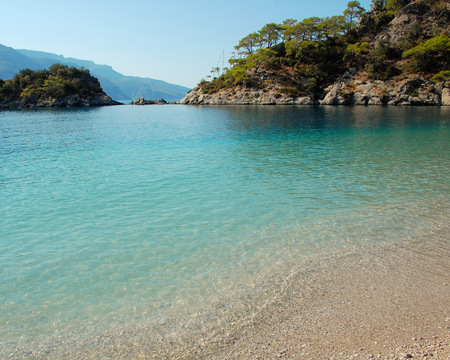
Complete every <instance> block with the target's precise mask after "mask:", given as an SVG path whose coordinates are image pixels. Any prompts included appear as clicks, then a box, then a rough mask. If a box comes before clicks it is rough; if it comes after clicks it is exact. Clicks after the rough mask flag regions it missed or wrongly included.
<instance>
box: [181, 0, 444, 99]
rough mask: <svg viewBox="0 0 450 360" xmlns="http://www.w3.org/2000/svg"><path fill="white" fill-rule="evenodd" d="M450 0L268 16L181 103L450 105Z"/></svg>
mask: <svg viewBox="0 0 450 360" xmlns="http://www.w3.org/2000/svg"><path fill="white" fill-rule="evenodd" d="M449 29H450V4H449V2H448V1H442V0H373V1H372V8H371V10H370V11H366V10H365V9H363V8H362V7H361V5H360V3H359V2H358V1H350V2H349V3H348V6H347V9H345V11H344V13H343V14H342V15H336V16H332V17H326V18H319V17H310V18H307V19H303V20H301V21H299V20H295V19H287V20H285V21H284V22H283V23H281V24H276V23H270V24H267V25H265V26H263V27H262V28H261V29H260V30H258V31H256V32H253V33H251V34H249V35H247V36H245V37H244V38H242V39H241V40H240V41H239V43H238V44H237V45H236V46H235V49H236V53H235V54H234V56H233V57H232V58H231V59H230V60H229V63H230V68H219V67H216V68H213V69H212V71H211V73H212V76H210V77H212V79H211V80H209V81H208V80H205V79H204V80H202V81H201V82H200V83H199V84H198V86H197V87H196V88H195V89H193V90H192V91H190V92H189V93H188V94H187V96H186V97H184V98H183V99H182V100H181V101H180V103H182V104H192V105H200V104H203V105H228V104H239V105H247V104H262V105H275V104H277V105H278V104H280V105H450V38H449Z"/></svg>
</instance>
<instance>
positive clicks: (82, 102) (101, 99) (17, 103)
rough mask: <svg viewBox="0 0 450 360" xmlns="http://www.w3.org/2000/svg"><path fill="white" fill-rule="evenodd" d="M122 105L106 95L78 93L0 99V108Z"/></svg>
mask: <svg viewBox="0 0 450 360" xmlns="http://www.w3.org/2000/svg"><path fill="white" fill-rule="evenodd" d="M111 105H122V103H120V102H118V101H115V100H113V99H111V98H110V97H109V96H107V95H96V96H92V97H83V96H80V95H70V96H66V97H63V98H49V99H37V98H31V99H27V100H6V101H0V109H21V108H54V107H95V106H111Z"/></svg>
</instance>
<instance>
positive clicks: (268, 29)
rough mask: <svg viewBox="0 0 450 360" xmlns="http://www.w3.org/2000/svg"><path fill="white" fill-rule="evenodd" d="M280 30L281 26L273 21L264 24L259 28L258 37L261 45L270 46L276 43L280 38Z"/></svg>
mask: <svg viewBox="0 0 450 360" xmlns="http://www.w3.org/2000/svg"><path fill="white" fill-rule="evenodd" d="M282 30H283V28H282V26H281V25H278V24H275V23H270V24H267V25H264V26H263V27H262V29H261V30H259V39H260V41H261V46H262V47H264V46H265V47H266V48H270V47H272V46H274V45H276V44H277V43H278V41H279V40H280V39H281V31H282Z"/></svg>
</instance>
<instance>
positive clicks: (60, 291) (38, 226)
mask: <svg viewBox="0 0 450 360" xmlns="http://www.w3.org/2000/svg"><path fill="white" fill-rule="evenodd" d="M449 125H450V109H447V108H445V107H443V108H409V107H407V108H391V107H291V106H286V107H282V106H277V107H270V106H243V107H239V106H228V107H188V106H172V105H167V106H146V107H133V106H118V107H109V108H94V109H62V110H60V109H51V110H25V111H2V112H0V345H2V346H4V345H6V344H9V345H8V346H14V344H17V343H23V344H26V343H28V342H32V341H39V340H38V339H40V337H43V338H46V337H48V336H50V335H54V334H57V333H64V334H70V335H73V336H77V335H78V334H82V333H85V332H86V331H87V329H92V328H95V330H96V331H102V330H104V329H108V328H110V327H113V326H115V327H117V326H120V325H121V324H125V323H126V324H128V325H130V322H133V321H134V322H136V323H142V322H147V321H154V320H158V319H159V320H160V319H164V318H167V317H168V316H185V315H189V314H190V313H193V312H195V311H197V310H198V309H199V308H202V307H208V305H209V304H212V303H216V302H221V301H225V300H224V299H227V300H226V301H232V299H233V294H240V293H242V292H246V291H250V290H251V289H253V288H254V287H255V286H256V284H260V283H261V282H263V281H264V279H265V278H267V277H269V276H270V275H271V274H274V273H276V272H278V271H283V269H286V271H289V267H291V266H295V264H297V263H299V262H300V261H301V260H304V259H307V258H308V257H312V256H320V255H321V254H325V253H332V252H334V251H339V250H351V249H353V248H355V247H359V246H374V245H377V244H381V243H383V242H395V241H405V240H408V239H414V238H416V237H418V236H419V235H421V234H424V233H427V232H429V231H432V230H433V229H434V228H435V227H439V226H440V224H441V223H442V222H444V221H446V220H447V219H448V215H449V208H448V203H449V200H450V183H449V180H448V179H449V178H450V166H449V165H450V142H449V140H450V126H449ZM24 346H25V345H24Z"/></svg>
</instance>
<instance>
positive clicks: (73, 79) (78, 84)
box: [0, 64, 119, 108]
mask: <svg viewBox="0 0 450 360" xmlns="http://www.w3.org/2000/svg"><path fill="white" fill-rule="evenodd" d="M118 104H119V103H118V102H116V101H114V100H112V99H111V98H110V97H109V96H107V95H106V94H105V93H104V91H103V89H102V87H101V86H100V82H99V81H98V79H97V78H95V77H93V76H91V74H90V73H89V70H80V69H77V68H75V67H68V66H67V65H61V64H54V65H52V66H51V67H50V69H49V70H38V71H35V70H30V69H23V70H21V71H20V72H19V73H18V74H16V75H15V76H14V77H13V78H12V79H9V80H6V81H3V80H0V108H24V107H62V106H104V105H118Z"/></svg>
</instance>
